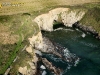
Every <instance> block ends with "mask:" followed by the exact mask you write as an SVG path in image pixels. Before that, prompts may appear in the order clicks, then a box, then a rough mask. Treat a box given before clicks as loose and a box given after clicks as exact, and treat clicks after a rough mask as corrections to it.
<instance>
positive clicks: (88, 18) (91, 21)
mask: <svg viewBox="0 0 100 75" xmlns="http://www.w3.org/2000/svg"><path fill="white" fill-rule="evenodd" d="M80 22H81V23H82V24H83V25H86V26H92V27H93V28H94V29H95V30H96V31H97V32H99V33H100V8H98V7H93V8H91V9H89V10H88V11H87V13H86V14H85V16H84V17H83V18H82V20H81V21H80Z"/></svg>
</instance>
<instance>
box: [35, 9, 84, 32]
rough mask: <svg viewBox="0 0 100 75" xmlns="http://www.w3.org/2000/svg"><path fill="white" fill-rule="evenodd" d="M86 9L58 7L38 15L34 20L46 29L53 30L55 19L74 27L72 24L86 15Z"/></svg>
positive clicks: (41, 27)
mask: <svg viewBox="0 0 100 75" xmlns="http://www.w3.org/2000/svg"><path fill="white" fill-rule="evenodd" d="M84 14H85V11H82V10H77V9H76V10H71V9H70V8H56V9H53V10H51V11H49V12H48V13H46V14H42V15H39V16H37V17H36V18H35V19H34V21H35V22H36V23H37V24H38V26H39V28H40V29H41V30H44V31H53V24H54V21H57V22H59V23H63V24H64V25H65V26H68V27H72V25H73V24H74V23H75V22H77V21H80V20H81V19H82V17H83V16H84Z"/></svg>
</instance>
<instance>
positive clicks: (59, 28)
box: [54, 28, 63, 31]
mask: <svg viewBox="0 0 100 75" xmlns="http://www.w3.org/2000/svg"><path fill="white" fill-rule="evenodd" d="M62 29H63V28H57V29H55V30H54V31H57V30H62Z"/></svg>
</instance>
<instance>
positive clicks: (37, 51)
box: [34, 50, 42, 56]
mask: <svg viewBox="0 0 100 75" xmlns="http://www.w3.org/2000/svg"><path fill="white" fill-rule="evenodd" d="M34 53H36V54H39V55H40V56H42V53H41V51H39V50H35V51H34Z"/></svg>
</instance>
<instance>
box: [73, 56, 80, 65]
mask: <svg viewBox="0 0 100 75" xmlns="http://www.w3.org/2000/svg"><path fill="white" fill-rule="evenodd" d="M79 61H80V59H79V58H78V59H77V60H76V61H75V64H74V66H77V64H78V63H79Z"/></svg>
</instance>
